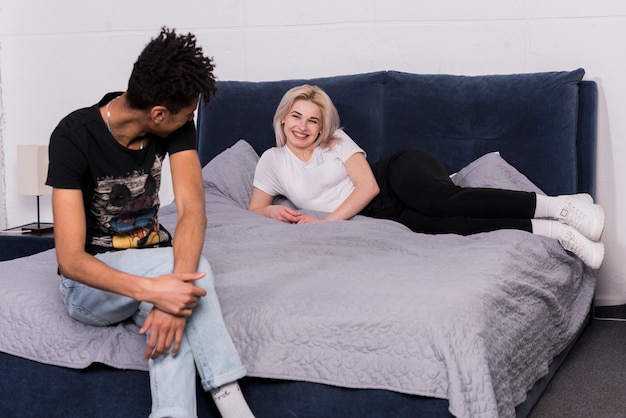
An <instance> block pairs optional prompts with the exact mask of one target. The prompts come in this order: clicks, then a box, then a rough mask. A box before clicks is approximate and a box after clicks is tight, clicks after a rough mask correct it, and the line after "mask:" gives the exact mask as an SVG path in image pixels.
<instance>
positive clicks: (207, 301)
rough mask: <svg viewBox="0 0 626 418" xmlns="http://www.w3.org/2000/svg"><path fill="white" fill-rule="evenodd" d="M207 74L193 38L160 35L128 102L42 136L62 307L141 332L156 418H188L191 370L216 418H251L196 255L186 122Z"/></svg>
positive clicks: (207, 87) (198, 226)
mask: <svg viewBox="0 0 626 418" xmlns="http://www.w3.org/2000/svg"><path fill="white" fill-rule="evenodd" d="M213 68H214V67H213V62H212V60H211V59H210V58H207V57H205V56H203V54H202V48H201V47H197V46H196V39H195V36H194V35H192V34H188V35H179V34H177V33H176V32H175V31H174V30H169V29H167V28H163V29H162V30H161V33H160V34H159V36H157V37H156V38H155V39H152V40H151V42H150V43H148V45H147V46H146V47H145V49H144V50H143V52H142V53H141V55H140V56H139V58H138V59H137V62H136V63H135V65H134V68H133V71H132V73H131V76H130V79H129V82H128V88H127V90H126V91H125V92H123V93H109V94H107V95H105V96H104V98H103V99H102V100H101V101H100V102H99V103H98V104H96V105H94V106H91V107H88V108H84V109H80V110H77V111H75V112H73V113H71V114H70V115H68V116H67V117H65V118H64V119H63V120H62V121H61V122H60V123H59V125H58V126H57V128H56V129H55V130H54V132H53V133H52V136H51V138H50V166H49V172H48V180H47V184H48V185H50V186H52V187H53V194H52V206H53V214H54V224H55V241H56V252H57V259H58V263H59V271H60V274H61V293H62V296H63V300H64V303H65V306H66V308H67V311H68V313H69V314H70V316H71V317H73V318H74V319H77V320H79V321H82V322H85V323H87V324H91V325H96V326H108V325H110V324H114V323H117V322H120V321H123V320H126V319H128V318H132V319H133V320H134V321H135V322H136V323H137V324H138V325H139V326H140V327H141V329H140V332H141V333H145V334H146V335H147V341H148V343H147V348H146V353H145V358H146V360H148V361H149V370H150V383H151V393H152V414H151V416H152V417H165V416H167V417H195V416H196V399H195V393H196V391H195V379H196V365H197V371H198V373H199V375H200V378H201V381H202V386H203V388H204V390H206V391H211V394H212V395H213V398H214V400H215V402H216V405H217V406H218V409H219V410H220V413H221V414H222V416H224V417H237V418H243V417H252V416H253V415H252V413H251V411H250V409H249V408H248V405H247V403H246V402H245V400H244V398H243V396H242V394H241V391H240V390H239V385H238V383H237V380H238V379H239V378H241V377H242V376H244V375H245V373H246V371H245V367H244V366H243V364H242V363H241V360H240V359H239V356H238V353H237V351H236V349H235V346H234V345H233V343H232V340H231V339H230V336H229V334H228V332H227V330H226V327H225V326H224V323H223V319H222V314H221V310H220V307H219V303H218V300H217V296H216V294H215V291H214V288H213V275H212V272H211V269H210V266H209V264H208V262H207V261H206V260H205V259H204V258H203V257H202V256H201V250H202V245H203V242H204V233H205V228H206V217H205V211H204V189H203V182H202V177H201V167H200V162H199V159H198V155H197V152H196V131H195V126H194V123H193V115H194V111H195V108H196V106H197V104H198V100H199V97H200V94H202V96H203V97H204V98H205V100H209V98H210V97H211V96H212V95H213V94H214V93H215V78H214V76H213ZM166 155H169V158H170V167H171V172H172V181H173V188H174V196H175V202H176V206H177V209H178V221H177V226H176V231H175V234H174V236H173V238H172V237H171V236H170V234H169V232H168V231H166V230H165V229H164V228H163V227H162V226H161V225H159V222H158V217H157V215H158V209H159V198H158V191H159V186H160V180H161V167H162V163H163V160H164V158H165V156H166Z"/></svg>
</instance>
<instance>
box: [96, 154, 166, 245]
mask: <svg viewBox="0 0 626 418" xmlns="http://www.w3.org/2000/svg"><path fill="white" fill-rule="evenodd" d="M160 167H161V160H160V159H159V158H158V157H156V158H155V159H154V163H153V166H152V168H151V170H150V172H149V173H145V172H143V171H138V170H135V171H133V172H132V173H129V174H127V175H125V176H120V177H104V178H102V179H98V180H97V185H96V189H95V192H94V195H93V202H92V211H93V214H94V215H95V216H96V218H97V219H98V221H99V222H98V224H99V225H101V233H102V236H101V237H94V239H93V242H92V243H93V244H95V245H99V246H102V247H109V248H115V249H126V248H141V247H146V246H152V245H155V244H158V243H160V242H163V241H167V239H168V237H167V233H166V232H165V231H160V230H159V223H158V218H157V211H158V209H159V183H160V180H161V179H160V177H161V176H160V173H161V169H160ZM162 235H163V236H162Z"/></svg>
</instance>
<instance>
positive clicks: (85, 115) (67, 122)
mask: <svg viewBox="0 0 626 418" xmlns="http://www.w3.org/2000/svg"><path fill="white" fill-rule="evenodd" d="M98 117H100V113H99V112H98V106H97V105H93V106H89V107H83V108H81V109H77V110H74V111H73V112H71V113H69V114H68V115H67V116H65V117H64V118H63V119H61V121H60V122H59V124H58V125H57V130H66V131H74V130H76V129H78V128H80V127H82V126H85V125H87V124H91V123H94V122H96V121H98Z"/></svg>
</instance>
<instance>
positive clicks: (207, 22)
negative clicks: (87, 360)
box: [0, 0, 626, 305]
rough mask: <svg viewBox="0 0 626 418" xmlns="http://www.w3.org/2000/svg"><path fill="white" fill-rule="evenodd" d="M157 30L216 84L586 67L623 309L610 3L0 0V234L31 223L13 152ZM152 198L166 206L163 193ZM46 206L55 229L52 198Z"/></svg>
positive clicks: (624, 125)
mask: <svg viewBox="0 0 626 418" xmlns="http://www.w3.org/2000/svg"><path fill="white" fill-rule="evenodd" d="M162 25H168V26H170V27H176V28H177V29H179V30H180V31H192V32H194V33H195V34H196V35H197V36H198V38H199V40H200V43H201V44H202V45H203V46H204V49H205V52H206V53H207V54H209V55H212V56H214V57H215V60H216V64H217V71H216V72H217V75H218V77H219V78H220V79H223V80H254V81H258V80H278V79H285V78H307V77H319V76H328V75H336V74H349V73H360V72H368V71H375V70H384V69H394V70H401V71H408V72H415V73H452V74H465V75H477V74H494V73H514V72H533V71H549V70H570V69H574V68H577V67H584V68H585V69H586V70H587V76H586V78H587V79H591V80H595V81H597V82H598V84H599V88H600V108H599V112H600V113H599V144H598V183H597V186H598V193H597V199H598V201H599V203H601V204H602V205H603V207H604V209H605V211H606V213H607V228H606V232H605V235H604V241H605V244H606V247H607V254H606V261H605V264H604V266H603V267H602V269H601V271H600V283H599V286H598V292H597V302H598V303H599V304H600V305H615V304H622V303H626V258H624V257H622V254H624V250H625V247H626V243H625V242H624V241H626V221H624V220H623V219H624V218H623V217H622V218H620V217H619V216H618V214H619V213H625V212H626V193H625V192H624V190H625V188H624V182H625V181H626V168H625V167H623V166H622V165H621V164H620V163H619V161H622V160H624V157H625V154H626V142H625V141H623V140H622V138H624V137H626V118H625V117H623V115H624V114H626V83H625V82H624V81H625V77H626V55H625V54H624V53H623V47H624V45H626V3H625V2H622V1H618V0H614V1H610V0H605V1H600V2H588V1H582V0H570V1H557V0H475V1H466V0H447V1H446V0H442V1H439V2H424V1H419V0H346V1H343V2H342V1H337V0H318V1H316V2H314V3H311V2H293V1H287V0H272V1H271V2H260V1H258V0H213V1H211V2H208V1H200V0H182V1H181V2H176V3H175V4H174V3H173V2H171V1H164V0H151V1H140V0H135V1H122V0H111V1H107V2H104V3H98V2H85V1H79V0H66V1H64V2H51V1H47V0H0V83H1V84H0V93H1V96H0V100H1V106H2V109H1V111H0V150H3V151H4V158H5V161H4V164H1V165H0V168H1V169H3V170H4V171H3V172H2V173H0V192H2V188H1V187H2V186H1V181H2V176H3V175H4V177H5V185H6V191H5V199H3V200H2V203H3V204H4V206H2V205H1V204H0V227H3V226H5V222H6V223H8V226H15V225H19V224H21V223H26V222H30V221H32V220H33V219H34V217H35V209H34V207H35V205H34V202H33V199H34V198H29V197H24V196H20V195H18V194H17V192H16V187H17V186H16V179H15V173H16V171H17V169H16V166H15V156H16V145H17V144H44V143H46V142H47V140H48V137H49V134H50V132H51V131H52V129H53V128H54V126H55V125H56V123H57V122H58V121H59V119H60V118H61V117H63V116H64V115H65V114H67V113H68V112H70V111H71V110H74V109H75V108H77V107H82V106H87V105H91V104H93V103H95V102H96V101H97V100H99V99H100V97H101V96H102V95H103V93H105V92H107V91H111V90H116V89H117V90H122V89H124V88H125V85H126V80H127V77H128V75H129V73H130V69H131V66H132V63H133V62H134V60H135V58H136V56H137V54H138V53H139V52H140V51H141V49H142V48H143V46H144V45H145V43H146V42H148V40H149V39H150V38H152V37H153V36H155V35H156V34H157V33H158V31H159V28H160V27H161V26H162ZM2 118H4V122H2ZM2 123H4V126H3V125H2ZM1 156H2V153H1V152H0V157H1ZM0 171H1V170H0ZM166 186H167V185H166ZM162 195H163V196H164V199H165V200H169V199H171V189H169V187H166V189H165V190H164V192H163V194H162ZM42 202H43V206H42V210H43V215H42V219H43V220H51V212H50V203H49V197H48V198H45V197H44V198H43V200H42ZM3 211H4V212H6V221H5V220H4V219H3V216H2V215H3Z"/></svg>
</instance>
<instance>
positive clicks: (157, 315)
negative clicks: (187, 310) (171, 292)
mask: <svg viewBox="0 0 626 418" xmlns="http://www.w3.org/2000/svg"><path fill="white" fill-rule="evenodd" d="M185 321H186V318H185V317H184V316H176V315H172V314H169V313H167V312H163V311H162V310H160V309H158V308H153V309H152V310H151V311H150V313H149V314H148V316H147V317H146V321H145V322H144V323H143V326H142V327H141V329H140V330H139V333H140V334H145V333H146V332H148V330H149V331H150V338H149V340H148V347H146V353H145V355H144V358H145V359H146V360H149V359H156V358H157V357H159V356H160V355H162V354H165V353H167V350H169V348H170V347H172V343H173V344H174V346H173V348H172V355H173V356H175V355H176V354H177V353H178V350H179V348H180V343H181V342H182V340H183V332H184V331H185Z"/></svg>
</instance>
